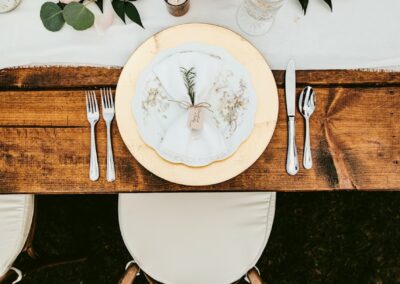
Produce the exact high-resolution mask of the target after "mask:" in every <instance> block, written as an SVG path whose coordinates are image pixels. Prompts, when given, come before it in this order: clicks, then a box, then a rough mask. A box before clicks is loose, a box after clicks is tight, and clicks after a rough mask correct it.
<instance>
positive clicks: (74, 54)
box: [0, 0, 400, 69]
mask: <svg viewBox="0 0 400 284" xmlns="http://www.w3.org/2000/svg"><path fill="white" fill-rule="evenodd" d="M240 1H241V0H191V9H190V11H189V13H188V14H187V15H185V16H184V17H181V18H175V17H173V16H171V15H169V14H168V12H167V10H166V8H165V4H164V3H163V2H164V1H163V0H139V1H136V2H134V3H135V5H136V6H137V8H138V10H139V11H140V14H141V16H142V20H143V24H144V26H145V27H146V29H145V30H143V29H141V28H140V27H139V26H137V25H136V24H134V23H131V22H129V24H127V25H124V24H123V23H122V22H121V21H120V19H119V18H116V19H115V21H114V24H113V26H112V27H111V28H109V29H108V30H107V31H106V33H104V34H101V33H99V32H98V31H96V29H95V28H91V29H89V30H86V31H83V32H78V31H74V30H73V29H72V28H71V27H70V26H67V25H65V26H64V28H63V29H62V30H61V31H59V32H56V33H52V32H49V31H47V30H45V28H44V27H43V26H42V23H41V21H40V17H39V11H40V6H41V4H42V3H43V2H45V0H22V3H21V5H20V6H19V7H18V8H17V9H16V10H14V11H12V12H10V13H7V14H0V42H1V44H0V68H4V67H10V66H20V65H54V64H67V65H103V66H123V65H124V63H125V62H126V60H127V59H128V57H129V55H130V54H131V53H132V52H133V51H134V49H135V48H136V47H137V46H138V45H139V44H140V43H141V42H143V41H144V40H145V39H146V38H148V37H150V36H151V35H153V34H154V33H155V32H158V31H160V30H162V29H164V28H166V27H169V26H173V25H177V24H181V23H190V22H207V23H214V24H218V25H221V26H225V27H228V28H230V29H232V30H234V31H237V32H240V30H239V28H238V26H237V24H236V10H237V6H238V5H239V3H240ZM91 5H94V4H91ZM333 5H334V12H333V13H331V12H330V10H329V8H327V6H326V5H325V4H324V3H323V1H322V0H314V1H310V6H309V10H308V12H307V16H304V15H303V13H302V10H301V8H300V6H299V3H298V1H297V0H287V3H286V4H285V5H284V7H283V8H282V9H281V11H280V12H279V14H278V16H277V19H276V22H275V24H274V26H273V28H272V30H271V31H270V32H269V33H267V34H265V35H263V36H260V37H250V36H247V35H244V36H245V37H246V38H247V39H248V40H250V41H251V42H252V43H253V44H254V45H255V46H256V47H257V48H258V49H260V50H261V51H262V53H263V54H264V55H265V57H266V59H267V61H268V62H269V64H270V66H271V67H272V68H273V69H285V67H286V63H287V61H288V59H289V58H294V59H295V60H296V62H297V67H298V69H336V68H337V69H353V68H380V67H388V66H398V65H400V1H399V0H379V1H377V0H333ZM90 8H91V9H92V10H93V11H95V12H96V13H97V7H94V6H90Z"/></svg>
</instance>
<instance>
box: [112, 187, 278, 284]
mask: <svg viewBox="0 0 400 284" xmlns="http://www.w3.org/2000/svg"><path fill="white" fill-rule="evenodd" d="M275 200H276V194H275V193H265V192H261V193H255V192H241V193H151V194H148V193H135V194H120V195H119V209H118V210H119V223H120V229H121V234H122V237H123V240H124V242H125V245H126V247H127V249H128V251H129V252H130V254H131V255H132V257H133V259H134V260H135V263H132V264H131V265H130V266H129V267H128V268H127V271H126V273H125V275H124V277H123V278H122V279H121V281H120V282H121V283H123V284H128V283H129V284H130V283H133V281H134V280H135V278H136V275H137V273H138V272H139V270H143V272H144V273H145V275H146V279H147V281H148V282H149V283H166V284H187V283H190V284H204V283H208V284H226V283H236V282H237V281H239V280H240V279H242V278H243V277H244V276H246V275H247V278H248V280H249V282H250V283H253V284H261V283H263V281H262V279H261V277H260V275H259V273H258V271H257V270H256V269H255V268H254V267H255V265H256V263H257V261H258V259H259V258H260V256H261V254H262V252H263V250H264V248H265V246H266V244H267V241H268V238H269V235H270V233H271V229H272V223H273V219H274V214H275Z"/></svg>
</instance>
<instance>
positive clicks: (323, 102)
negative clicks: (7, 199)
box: [0, 67, 400, 194]
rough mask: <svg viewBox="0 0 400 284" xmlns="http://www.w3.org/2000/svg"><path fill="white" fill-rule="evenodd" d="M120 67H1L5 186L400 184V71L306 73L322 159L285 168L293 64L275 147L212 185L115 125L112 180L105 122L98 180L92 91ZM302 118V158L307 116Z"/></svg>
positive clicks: (103, 189)
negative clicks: (172, 167) (145, 154)
mask: <svg viewBox="0 0 400 284" xmlns="http://www.w3.org/2000/svg"><path fill="white" fill-rule="evenodd" d="M120 72H121V69H119V68H112V69H109V68H92V67H48V68H45V67H41V68H17V69H2V70H0V193H37V194H56V193H59V194H72V193H118V192H144V191H146V192H150V191H175V192H176V191H247V190H251V191H259V190H273V191H327V190H400V143H399V139H400V111H399V110H400V73H394V72H393V73H391V72H364V71H339V70H330V71H298V72H297V86H298V93H299V92H300V90H301V88H303V87H304V86H305V85H311V86H313V87H314V88H315V90H316V93H317V109H316V112H315V113H314V115H313V116H312V118H311V145H312V151H313V162H314V166H313V169H311V170H304V169H302V168H301V169H300V171H299V173H298V175H297V176H294V177H292V176H288V175H287V174H286V171H285V160H286V144H287V142H286V141H287V124H286V109H285V103H284V82H283V78H284V72H282V71H274V75H275V79H276V81H277V84H278V87H279V101H280V106H279V110H280V112H279V118H278V123H277V127H276V130H275V133H274V136H273V138H272V141H271V143H270V144H269V146H268V148H267V150H266V151H265V152H264V154H263V155H262V156H261V157H260V158H259V160H258V161H257V162H256V163H255V164H254V165H253V166H252V167H250V168H249V169H248V170H247V171H245V172H244V173H242V174H241V175H239V176H237V177H236V178H233V179H231V180H229V181H227V182H224V183H221V184H217V185H213V186H208V187H184V186H181V185H177V184H172V183H169V182H167V181H165V180H163V179H160V178H158V177H157V176H155V175H153V174H152V173H150V172H148V171H147V170H146V169H144V168H143V167H142V166H141V165H140V164H138V163H137V162H136V161H135V159H134V158H133V157H132V156H131V154H130V153H129V152H128V150H127V148H126V147H125V145H124V144H123V142H122V139H121V137H120V135H119V132H118V127H117V124H116V123H115V121H114V125H113V144H114V157H115V166H116V175H117V179H116V181H115V182H114V183H108V182H107V181H106V179H105V166H106V135H105V124H104V121H103V120H100V121H99V123H98V124H97V147H98V155H99V163H100V175H101V176H100V179H99V181H97V182H91V181H90V180H89V178H88V169H89V147H90V145H89V142H90V141H89V131H90V129H89V124H88V122H87V120H86V112H85V100H84V91H85V90H91V89H98V88H100V87H111V88H115V86H116V84H117V81H118V77H119V74H120ZM296 116H297V117H296V118H297V120H296V121H297V145H298V150H299V154H300V160H301V159H302V150H303V137H304V136H303V134H304V131H303V128H304V123H303V119H302V118H301V116H300V114H299V113H297V114H296Z"/></svg>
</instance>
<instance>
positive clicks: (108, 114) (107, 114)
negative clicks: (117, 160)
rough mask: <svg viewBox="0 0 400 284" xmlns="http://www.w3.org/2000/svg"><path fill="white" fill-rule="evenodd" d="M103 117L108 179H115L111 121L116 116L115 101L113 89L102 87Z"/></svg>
mask: <svg viewBox="0 0 400 284" xmlns="http://www.w3.org/2000/svg"><path fill="white" fill-rule="evenodd" d="M100 94H101V106H102V110H103V119H104V121H105V122H106V126H107V181H109V182H111V181H114V180H115V168H114V156H113V150H112V143H111V122H112V120H113V118H114V113H115V111H114V101H113V96H112V92H111V89H110V88H108V89H100Z"/></svg>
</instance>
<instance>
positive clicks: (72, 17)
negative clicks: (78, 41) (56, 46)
mask: <svg viewBox="0 0 400 284" xmlns="http://www.w3.org/2000/svg"><path fill="white" fill-rule="evenodd" d="M133 1H136V0H112V6H113V9H114V11H115V12H116V13H117V15H118V16H119V17H120V18H121V19H122V21H123V22H124V23H125V15H126V16H127V17H128V18H129V19H131V20H132V21H133V22H134V23H136V24H138V25H139V26H141V27H142V28H143V24H142V20H141V18H140V14H139V12H138V10H137V9H136V7H135V5H133V3H132V2H133ZM90 2H95V3H96V5H97V7H98V8H99V9H100V11H101V12H103V3H104V0H80V1H79V2H71V3H69V4H64V3H61V2H58V3H54V2H46V3H44V4H43V5H42V7H41V9H40V19H41V20H42V23H43V25H44V27H45V28H46V29H48V30H49V31H52V32H55V31H59V30H60V29H61V28H62V27H63V26H64V23H65V22H66V23H67V24H69V25H70V26H72V27H73V28H74V29H76V30H79V31H82V30H86V29H88V28H90V27H91V26H93V24H94V18H95V16H94V14H93V13H92V12H91V11H90V10H89V9H88V8H86V4H88V3H90Z"/></svg>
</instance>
